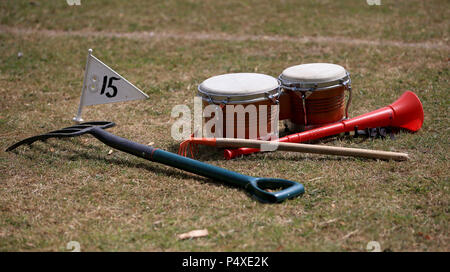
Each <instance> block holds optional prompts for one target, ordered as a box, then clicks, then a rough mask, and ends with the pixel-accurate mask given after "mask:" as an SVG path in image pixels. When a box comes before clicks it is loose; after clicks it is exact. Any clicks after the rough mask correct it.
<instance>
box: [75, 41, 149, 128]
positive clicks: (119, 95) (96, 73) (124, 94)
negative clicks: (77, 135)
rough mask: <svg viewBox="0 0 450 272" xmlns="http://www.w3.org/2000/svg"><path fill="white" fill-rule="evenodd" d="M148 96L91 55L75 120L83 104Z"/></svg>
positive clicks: (78, 117) (87, 62)
mask: <svg viewBox="0 0 450 272" xmlns="http://www.w3.org/2000/svg"><path fill="white" fill-rule="evenodd" d="M146 98H148V96H147V95H146V94H145V93H143V92H142V91H141V90H139V89H138V88H137V87H136V86H134V85H133V84H131V83H130V82H129V81H128V80H126V79H125V78H124V77H122V76H121V75H119V74H118V73H116V72H115V71H114V70H113V69H111V68H110V67H108V65H106V64H104V63H103V62H101V61H100V60H99V59H97V58H96V57H94V56H93V55H92V49H89V54H88V56H87V61H86V70H85V75H84V80H83V88H82V92H81V99H80V106H79V108H78V113H77V116H76V117H75V118H74V120H75V121H77V122H81V121H83V119H81V111H82V109H83V106H90V105H97V104H106V103H114V102H121V101H128V100H137V99H146Z"/></svg>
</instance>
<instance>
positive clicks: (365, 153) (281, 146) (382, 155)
mask: <svg viewBox="0 0 450 272" xmlns="http://www.w3.org/2000/svg"><path fill="white" fill-rule="evenodd" d="M215 141H216V146H218V147H250V148H259V149H261V151H277V150H278V151H292V152H303V153H315V154H325V155H338V156H351V157H364V158H371V159H383V160H396V161H406V160H408V159H409V156H408V154H406V153H399V152H390V151H381V150H371V149H362V148H349V147H335V146H324V145H312V144H299V143H285V142H276V141H260V140H249V139H234V138H216V139H215Z"/></svg>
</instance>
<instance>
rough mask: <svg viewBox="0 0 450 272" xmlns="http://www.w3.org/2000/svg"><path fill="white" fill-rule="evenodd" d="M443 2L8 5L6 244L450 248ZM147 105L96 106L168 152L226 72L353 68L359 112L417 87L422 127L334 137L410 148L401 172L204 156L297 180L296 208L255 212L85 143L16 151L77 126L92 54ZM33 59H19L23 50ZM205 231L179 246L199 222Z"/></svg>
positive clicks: (325, 160) (2, 224)
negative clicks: (174, 133) (188, 110)
mask: <svg viewBox="0 0 450 272" xmlns="http://www.w3.org/2000/svg"><path fill="white" fill-rule="evenodd" d="M449 10H450V2H449V1H445V0H442V1H387V0H381V5H380V6H369V5H368V4H367V3H366V1H365V0H346V1H314V0H311V1H293V0H284V1H279V2H278V3H275V1H256V0H255V1H243V0H239V1H238V0H231V1H194V0H191V1H118V0H114V1H106V0H104V1H84V0H81V5H80V6H68V5H67V3H66V1H63V0H61V1H35V0H33V1H29V0H27V1H1V2H0V14H1V15H0V96H1V99H0V149H1V150H0V250H2V251H48V250H49V251H66V250H67V249H66V244H67V243H68V242H69V241H78V242H79V243H80V245H81V250H82V251H124V250H125V251H128V250H130V251H366V245H367V243H368V242H369V241H378V242H379V243H380V245H381V249H382V250H390V251H449V250H450V246H449V225H448V223H449V222H448V221H449V193H450V191H449V189H450V188H449V174H450V173H449V172H450V171H449V163H448V161H449V159H450V158H449V152H450V148H449V118H448V111H449V106H450V96H449V74H450V73H449V60H450V55H449V53H450V46H449V37H450V36H449V34H450V33H449V30H450V19H449V13H448V11H449ZM88 48H93V49H94V55H95V56H96V57H98V58H99V59H101V60H102V61H104V62H105V63H106V64H108V65H110V66H111V67H112V68H113V69H115V70H116V71H117V72H119V73H120V74H122V75H123V76H125V77H126V78H127V79H128V80H129V81H131V82H132V83H134V84H135V85H136V86H138V87H139V88H140V89H142V90H143V91H144V92H146V93H147V94H148V95H149V96H150V98H149V99H148V100H146V101H133V102H127V103H117V104H107V105H97V106H92V107H88V108H86V110H85V112H84V118H85V119H88V120H109V121H114V122H116V123H117V126H116V127H115V128H112V129H110V131H111V132H113V133H114V134H116V135H120V136H123V137H127V138H129V139H131V140H133V141H136V142H140V143H144V144H147V143H150V142H153V143H154V144H153V145H154V146H155V147H159V148H163V149H166V150H169V151H172V152H176V151H177V150H178V144H179V142H176V141H175V140H173V139H172V138H171V137H170V128H171V126H172V124H173V122H174V121H175V120H174V119H173V118H171V117H170V113H171V110H172V107H173V106H175V105H177V104H187V105H189V106H190V107H191V106H192V102H193V101H192V98H193V97H194V95H195V94H196V88H197V84H199V83H201V82H202V81H203V80H205V79H206V78H208V77H211V76H213V75H218V74H222V73H227V72H249V71H250V72H253V71H257V72H260V73H265V74H269V75H273V76H278V75H279V73H280V72H281V71H282V70H283V69H284V68H286V67H288V66H291V65H295V64H301V63H308V62H332V63H337V64H340V65H342V66H344V67H345V68H346V69H347V70H348V71H350V73H351V76H352V83H353V84H352V86H353V89H354V99H353V105H352V107H351V110H350V115H351V116H357V115H360V114H363V113H366V112H369V111H372V110H375V109H377V108H380V107H383V106H385V105H388V104H390V103H391V102H393V101H394V100H396V99H397V98H398V97H399V96H400V95H401V94H402V93H403V92H404V91H405V90H412V91H414V92H415V93H416V94H417V95H418V96H419V97H420V99H421V101H422V103H423V107H424V112H425V121H424V124H423V127H422V129H421V130H420V131H419V132H417V133H415V134H411V133H406V132H401V133H399V134H397V135H396V139H395V140H391V139H384V140H382V139H375V140H365V139H362V138H358V139H353V138H351V137H347V138H346V137H341V138H331V139H329V140H328V141H327V144H329V145H334V146H346V147H360V148H371V149H380V150H391V151H400V152H407V153H409V154H410V156H411V160H409V161H407V162H387V161H376V160H365V159H357V158H341V157H335V156H324V155H308V154H299V153H281V152H276V153H270V154H254V155H251V156H247V157H243V158H238V159H236V160H231V161H225V160H224V159H223V156H222V152H221V151H220V150H216V149H214V148H203V149H201V151H202V152H201V154H199V155H198V156H197V158H198V159H200V160H201V161H205V162H208V163H211V164H214V165H218V166H221V167H224V168H227V169H230V170H233V171H236V172H240V173H243V174H248V175H252V176H263V177H277V178H285V179H290V180H296V181H299V182H301V183H303V184H304V186H305V188H306V192H305V194H304V195H303V196H302V197H299V198H295V199H293V200H288V201H285V202H283V203H281V204H277V205H269V204H261V203H259V202H257V201H255V200H254V199H252V198H251V197H249V195H247V194H246V193H245V192H244V191H243V190H241V189H239V188H233V187H229V186H227V185H226V184H222V183H218V182H215V181H212V180H209V179H206V178H202V177H198V176H196V175H193V174H189V173H186V172H182V171H179V170H177V169H173V168H169V167H166V166H163V165H160V164H156V163H151V162H147V161H144V160H141V159H138V158H135V157H133V156H131V155H127V154H125V153H122V152H119V151H115V152H113V153H112V154H108V153H109V150H110V148H108V147H106V146H104V145H103V144H101V143H100V142H98V141H97V140H95V139H94V138H92V137H89V136H84V137H82V138H75V139H72V140H49V141H48V142H47V143H36V144H34V145H33V147H32V148H31V149H30V148H27V147H25V148H20V149H18V151H15V152H9V153H6V152H4V150H5V149H6V148H7V147H8V146H9V145H11V144H12V143H14V142H16V141H18V140H20V139H22V138H25V137H28V136H32V135H36V134H40V133H44V132H47V131H50V130H54V129H58V128H62V127H65V126H69V125H71V124H72V122H71V118H72V117H73V116H74V114H75V113H76V110H77V107H78V102H79V96H80V91H81V85H82V80H83V75H84V71H83V70H84V65H85V61H86V54H87V49H88ZM19 52H21V53H22V54H23V56H22V57H20V58H19V57H18V53H19ZM204 228H206V229H207V230H208V231H209V235H208V236H207V237H202V238H198V239H190V240H179V239H178V238H177V235H178V234H181V233H185V232H188V231H191V230H194V229H204Z"/></svg>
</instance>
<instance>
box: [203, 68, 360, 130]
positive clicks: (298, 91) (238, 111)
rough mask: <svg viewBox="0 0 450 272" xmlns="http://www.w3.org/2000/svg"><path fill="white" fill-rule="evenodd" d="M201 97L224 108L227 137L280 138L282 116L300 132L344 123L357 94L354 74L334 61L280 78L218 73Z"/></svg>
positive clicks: (205, 85) (288, 71) (287, 71)
mask: <svg viewBox="0 0 450 272" xmlns="http://www.w3.org/2000/svg"><path fill="white" fill-rule="evenodd" d="M345 90H348V91H349V95H348V101H347V104H346V105H345ZM198 95H199V96H200V97H202V100H203V107H204V108H205V107H207V106H209V105H214V106H216V107H220V109H221V111H219V112H220V113H221V116H219V117H220V118H219V120H221V121H222V122H223V126H222V129H223V137H224V138H245V139H255V138H258V139H267V138H269V137H270V136H278V120H285V122H286V124H287V125H288V127H289V128H290V129H292V130H297V131H299V130H300V131H301V130H307V129H311V128H314V127H319V126H323V125H325V124H329V123H334V122H337V121H340V120H342V119H343V118H344V115H345V117H346V118H347V117H348V108H349V106H350V103H351V96H352V94H351V80H350V74H349V73H348V72H347V71H346V70H345V69H344V67H342V66H340V65H336V64H329V63H311V64H302V65H297V66H292V67H289V68H287V69H285V70H284V71H283V72H282V73H281V75H280V76H279V77H278V79H276V78H274V77H272V76H269V75H264V74H258V73H234V74H224V75H218V76H214V77H211V78H208V79H207V80H205V81H204V82H202V83H201V84H200V85H199V86H198ZM230 106H231V107H230ZM242 109H244V111H243V112H242ZM211 118H212V117H206V118H205V122H207V121H209V120H210V119H211ZM216 118H217V116H216ZM227 130H228V133H227ZM213 132H215V131H213ZM215 135H217V134H215ZM212 137H214V136H212Z"/></svg>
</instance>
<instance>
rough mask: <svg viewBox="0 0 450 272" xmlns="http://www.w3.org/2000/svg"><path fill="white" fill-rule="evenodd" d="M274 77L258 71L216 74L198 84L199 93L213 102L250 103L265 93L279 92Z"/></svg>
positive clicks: (264, 96) (274, 93) (260, 98)
mask: <svg viewBox="0 0 450 272" xmlns="http://www.w3.org/2000/svg"><path fill="white" fill-rule="evenodd" d="M279 86H280V84H279V82H278V80H277V79H276V78H274V77H271V76H268V75H264V74H258V73H233V74H224V75H218V76H214V77H211V78H208V79H207V80H205V81H203V82H202V84H200V85H199V86H198V91H199V93H200V95H201V96H202V97H203V98H204V99H205V100H211V101H213V102H214V103H216V102H218V101H228V102H230V103H233V102H234V103H238V102H241V103H247V102H248V103H250V102H256V101H261V100H265V99H267V95H277V94H278V93H279Z"/></svg>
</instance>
